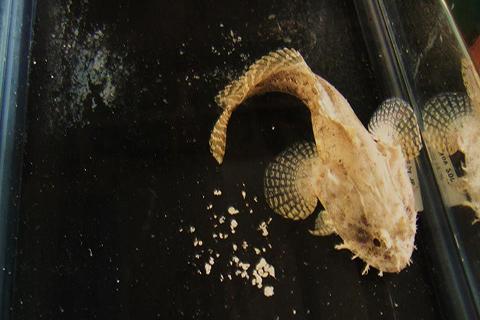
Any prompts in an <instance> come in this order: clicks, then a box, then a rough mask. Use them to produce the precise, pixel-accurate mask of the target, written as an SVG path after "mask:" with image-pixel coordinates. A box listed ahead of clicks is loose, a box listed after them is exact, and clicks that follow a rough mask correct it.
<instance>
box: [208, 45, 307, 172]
mask: <svg viewBox="0 0 480 320" xmlns="http://www.w3.org/2000/svg"><path fill="white" fill-rule="evenodd" d="M292 78H293V80H292ZM298 79H304V81H303V82H305V81H310V82H311V83H315V82H316V79H315V75H314V74H313V72H312V71H311V70H310V68H309V67H308V66H307V64H306V63H305V61H304V60H303V58H302V56H301V54H300V53H299V52H298V51H296V50H294V49H287V48H285V49H280V50H278V51H275V52H271V53H270V54H268V55H266V56H264V57H263V58H261V59H259V60H257V61H256V62H255V63H254V64H253V65H251V66H250V68H249V69H248V70H247V72H246V73H245V74H244V75H242V76H241V77H240V78H238V79H237V80H234V81H233V82H232V83H231V84H229V85H227V86H226V87H225V89H223V90H222V91H220V92H219V93H218V95H217V96H216V98H215V101H216V103H217V104H218V105H219V106H220V107H221V108H222V109H224V111H223V113H222V115H221V116H220V118H219V119H218V121H217V123H216V124H215V127H214V128H213V131H212V134H211V136H210V151H211V153H212V154H213V156H214V157H215V159H216V160H217V161H218V162H219V163H222V161H223V156H224V154H225V146H226V139H227V126H228V121H229V119H230V117H231V115H232V113H233V111H234V110H235V109H236V108H237V106H238V105H240V104H241V103H242V102H243V101H244V100H245V99H247V98H249V97H251V96H253V95H255V94H260V93H264V92H269V91H279V92H285V93H289V94H292V95H294V96H296V97H298V98H300V99H301V100H302V101H304V100H305V99H302V94H304V93H303V92H300V90H304V89H303V88H309V87H312V86H308V85H306V84H305V86H302V85H299V84H298V83H297V82H298V81H295V80H298Z"/></svg>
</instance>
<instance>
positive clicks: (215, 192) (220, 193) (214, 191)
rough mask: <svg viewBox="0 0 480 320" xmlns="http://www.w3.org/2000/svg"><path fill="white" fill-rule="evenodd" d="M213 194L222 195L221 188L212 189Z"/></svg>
mask: <svg viewBox="0 0 480 320" xmlns="http://www.w3.org/2000/svg"><path fill="white" fill-rule="evenodd" d="M213 195H215V196H221V195H222V190H218V189H215V190H213Z"/></svg>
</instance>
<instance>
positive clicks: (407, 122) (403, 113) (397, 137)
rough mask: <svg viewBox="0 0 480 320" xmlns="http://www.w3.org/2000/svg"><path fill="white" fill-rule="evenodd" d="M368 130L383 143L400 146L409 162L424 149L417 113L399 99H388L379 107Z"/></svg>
mask: <svg viewBox="0 0 480 320" xmlns="http://www.w3.org/2000/svg"><path fill="white" fill-rule="evenodd" d="M368 130H369V131H370V133H371V134H372V135H373V136H375V138H376V139H378V140H379V141H381V142H383V143H390V144H393V145H400V147H401V149H402V152H403V155H404V156H405V159H407V160H411V159H413V158H415V157H416V156H417V155H418V154H419V152H420V150H421V149H422V147H423V145H422V139H421V136H420V129H419V127H418V122H417V117H416V116H415V112H414V111H413V108H412V107H411V106H410V104H409V103H407V102H406V101H404V100H402V99H399V98H391V99H387V100H385V101H384V102H383V103H382V104H381V105H380V106H379V107H378V109H377V110H376V111H375V113H374V114H373V116H372V118H371V119H370V122H369V124H368Z"/></svg>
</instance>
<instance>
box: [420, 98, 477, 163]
mask: <svg viewBox="0 0 480 320" xmlns="http://www.w3.org/2000/svg"><path fill="white" fill-rule="evenodd" d="M473 115H474V113H473V109H472V104H471V102H470V99H469V98H468V96H467V95H466V94H465V93H461V92H447V93H440V94H438V95H436V96H434V97H432V98H430V100H428V101H427V103H426V104H425V107H424V108H423V110H422V119H423V125H424V128H425V134H424V136H425V139H426V140H427V141H428V142H429V143H430V144H431V146H432V147H433V148H435V149H436V150H437V151H441V152H446V153H448V154H450V155H451V154H454V153H455V152H456V151H457V150H459V146H458V132H459V130H460V128H461V127H462V126H463V123H464V121H465V119H466V118H467V117H470V116H473Z"/></svg>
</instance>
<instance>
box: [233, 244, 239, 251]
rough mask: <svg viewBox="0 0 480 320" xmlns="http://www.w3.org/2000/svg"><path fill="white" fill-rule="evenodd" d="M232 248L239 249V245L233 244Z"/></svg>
mask: <svg viewBox="0 0 480 320" xmlns="http://www.w3.org/2000/svg"><path fill="white" fill-rule="evenodd" d="M232 248H233V251H237V249H238V247H237V245H236V244H235V243H234V244H232Z"/></svg>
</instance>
